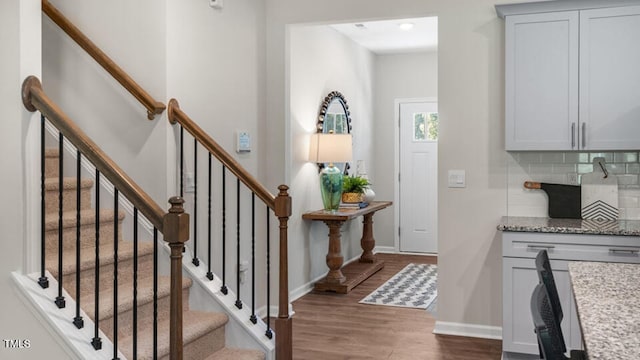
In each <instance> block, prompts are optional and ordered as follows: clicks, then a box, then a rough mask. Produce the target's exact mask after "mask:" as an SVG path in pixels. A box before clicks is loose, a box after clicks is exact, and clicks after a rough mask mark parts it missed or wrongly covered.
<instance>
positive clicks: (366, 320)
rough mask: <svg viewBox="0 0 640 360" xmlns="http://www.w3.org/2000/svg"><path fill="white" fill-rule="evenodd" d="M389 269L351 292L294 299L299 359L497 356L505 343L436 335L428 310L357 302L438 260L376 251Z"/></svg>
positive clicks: (476, 359) (457, 359) (452, 359)
mask: <svg viewBox="0 0 640 360" xmlns="http://www.w3.org/2000/svg"><path fill="white" fill-rule="evenodd" d="M377 256H378V257H379V258H380V259H383V260H384V261H385V267H384V268H382V270H380V271H379V272H377V273H376V274H374V275H373V276H371V277H370V278H369V279H367V280H366V281H365V282H363V283H362V284H360V285H359V286H358V287H356V288H355V289H353V290H352V291H351V292H350V293H349V294H346V295H339V294H333V293H309V294H307V295H305V296H303V297H301V298H300V299H298V300H296V301H295V302H294V303H293V309H294V310H295V316H294V318H293V358H294V359H296V360H338V359H396V360H404V359H407V360H417V359H428V360H430V359H437V360H440V359H442V360H444V359H446V360H467V359H474V360H484V359H487V360H489V359H491V360H497V359H500V357H501V346H502V343H501V341H498V340H486V339H476V338H465V337H459V336H445V335H434V334H433V327H434V325H435V319H434V318H433V316H432V315H431V314H429V313H428V312H427V311H424V310H420V309H406V308H398V307H391V306H380V305H365V304H359V303H358V301H360V300H361V299H362V298H364V297H365V296H366V295H368V294H369V293H371V292H372V291H373V290H375V289H376V288H378V286H380V285H381V284H383V283H384V282H385V281H387V280H388V279H389V278H390V277H392V276H393V275H395V274H396V273H397V272H398V271H400V270H401V269H402V268H404V267H405V266H406V265H407V264H409V263H428V264H435V263H437V260H436V258H435V257H427V256H417V255H396V254H378V255H377Z"/></svg>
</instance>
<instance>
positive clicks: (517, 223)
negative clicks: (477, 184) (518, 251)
mask: <svg viewBox="0 0 640 360" xmlns="http://www.w3.org/2000/svg"><path fill="white" fill-rule="evenodd" d="M498 230H500V231H515V232H540V233H559V234H591V235H620V236H640V221H639V220H616V221H611V220H582V219H550V218H546V217H519V216H504V217H502V219H501V220H500V224H499V225H498Z"/></svg>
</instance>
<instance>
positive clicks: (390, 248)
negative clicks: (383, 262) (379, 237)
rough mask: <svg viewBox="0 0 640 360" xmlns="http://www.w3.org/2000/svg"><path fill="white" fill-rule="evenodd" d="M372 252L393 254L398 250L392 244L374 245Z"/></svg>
mask: <svg viewBox="0 0 640 360" xmlns="http://www.w3.org/2000/svg"><path fill="white" fill-rule="evenodd" d="M373 252H374V253H392V254H395V253H397V252H398V251H397V250H396V248H395V247H393V246H376V247H375V248H374V249H373Z"/></svg>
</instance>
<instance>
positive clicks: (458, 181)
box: [448, 170, 467, 188]
mask: <svg viewBox="0 0 640 360" xmlns="http://www.w3.org/2000/svg"><path fill="white" fill-rule="evenodd" d="M448 184H449V187H450V188H464V187H467V179H466V175H465V171H464V170H449V177H448Z"/></svg>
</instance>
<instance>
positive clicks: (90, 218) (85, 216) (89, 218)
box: [45, 209, 125, 231]
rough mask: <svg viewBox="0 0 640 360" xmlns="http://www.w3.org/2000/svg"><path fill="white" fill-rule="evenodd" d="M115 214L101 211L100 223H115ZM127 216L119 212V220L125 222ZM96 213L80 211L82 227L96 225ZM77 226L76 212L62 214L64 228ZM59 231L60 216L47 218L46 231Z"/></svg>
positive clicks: (91, 210)
mask: <svg viewBox="0 0 640 360" xmlns="http://www.w3.org/2000/svg"><path fill="white" fill-rule="evenodd" d="M114 214H115V212H114V211H113V210H112V209H101V210H100V222H110V221H113V220H114V218H115V216H114ZM124 216H125V213H124V211H119V212H118V220H123V219H124ZM95 222H96V211H95V209H84V210H80V225H88V224H95ZM74 226H76V211H65V212H63V213H62V227H63V228H70V227H74ZM56 229H58V216H50V217H45V230H47V231H49V230H56Z"/></svg>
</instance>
